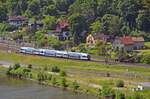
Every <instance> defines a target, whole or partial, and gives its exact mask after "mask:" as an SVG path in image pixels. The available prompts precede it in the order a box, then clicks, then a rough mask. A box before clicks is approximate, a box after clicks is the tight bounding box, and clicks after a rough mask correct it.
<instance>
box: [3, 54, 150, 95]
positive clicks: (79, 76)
mask: <svg viewBox="0 0 150 99" xmlns="http://www.w3.org/2000/svg"><path fill="white" fill-rule="evenodd" d="M0 60H1V61H8V62H11V63H21V64H25V65H26V66H27V65H28V64H32V66H33V68H34V69H35V70H38V71H40V70H44V71H45V70H46V71H47V72H49V73H50V71H51V68H52V67H55V66H57V67H58V68H60V69H61V70H63V71H65V72H66V73H67V77H65V79H66V80H67V82H74V81H76V82H77V83H78V84H80V86H82V89H84V90H85V91H84V92H86V91H87V92H88V94H94V95H97V93H98V89H99V88H100V87H101V86H104V85H108V86H110V87H111V88H113V89H115V90H116V89H117V90H119V91H120V90H121V92H123V93H130V92H131V93H132V90H131V89H132V88H135V87H137V85H139V84H141V83H143V82H150V79H149V77H150V73H149V71H150V69H149V68H145V67H135V66H133V67H129V66H121V65H106V64H99V63H95V62H87V61H78V60H67V59H59V58H47V57H39V56H32V55H22V54H15V53H11V54H10V53H5V52H0ZM55 74H56V73H55ZM118 80H123V82H124V87H122V88H117V87H116V82H117V81H118ZM59 81H60V80H59V79H58V82H59ZM140 93H142V94H144V96H149V93H148V92H140Z"/></svg>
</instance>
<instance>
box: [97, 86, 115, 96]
mask: <svg viewBox="0 0 150 99" xmlns="http://www.w3.org/2000/svg"><path fill="white" fill-rule="evenodd" d="M98 95H99V96H102V97H105V96H112V97H113V96H114V95H115V94H114V91H113V89H112V88H110V87H108V86H103V87H102V89H99V90H98Z"/></svg>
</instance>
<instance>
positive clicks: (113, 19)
mask: <svg viewBox="0 0 150 99" xmlns="http://www.w3.org/2000/svg"><path fill="white" fill-rule="evenodd" d="M101 22H102V30H103V32H104V33H107V34H113V35H119V33H120V29H121V23H122V21H121V18H120V17H119V16H115V15H111V14H105V15H104V16H103V17H102V19H101Z"/></svg>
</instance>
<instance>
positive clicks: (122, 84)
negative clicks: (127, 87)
mask: <svg viewBox="0 0 150 99" xmlns="http://www.w3.org/2000/svg"><path fill="white" fill-rule="evenodd" d="M116 87H124V81H122V80H118V81H116Z"/></svg>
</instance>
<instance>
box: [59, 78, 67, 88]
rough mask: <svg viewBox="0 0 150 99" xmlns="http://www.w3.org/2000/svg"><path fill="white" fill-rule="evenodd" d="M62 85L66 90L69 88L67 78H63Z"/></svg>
mask: <svg viewBox="0 0 150 99" xmlns="http://www.w3.org/2000/svg"><path fill="white" fill-rule="evenodd" d="M60 84H61V86H62V87H63V88H66V87H67V86H68V85H67V81H66V79H65V78H61V81H60Z"/></svg>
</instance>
